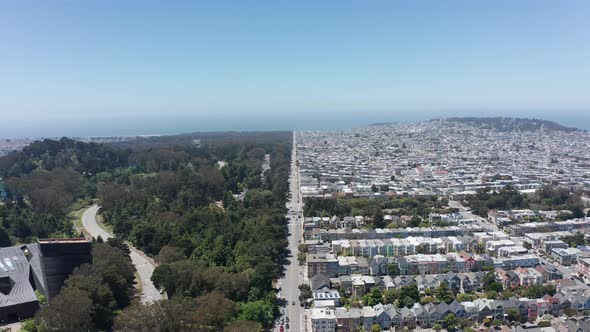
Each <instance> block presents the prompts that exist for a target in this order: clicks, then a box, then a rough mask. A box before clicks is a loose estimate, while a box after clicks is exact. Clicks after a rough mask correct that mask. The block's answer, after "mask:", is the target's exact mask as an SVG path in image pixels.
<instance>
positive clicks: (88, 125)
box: [0, 111, 590, 138]
mask: <svg viewBox="0 0 590 332" xmlns="http://www.w3.org/2000/svg"><path fill="white" fill-rule="evenodd" d="M453 116H511V117H528V118H539V119H545V120H551V121H555V122H557V123H560V124H562V125H565V126H570V127H575V128H579V129H584V130H590V111H589V112H587V114H585V113H580V112H577V113H570V114H568V113H559V112H513V113H508V112H501V113H498V112H468V111H462V112H447V111H440V112H412V111H395V112H393V111H392V112H388V111H345V112H335V111H331V112H328V111H318V112H309V111H308V112H281V111H276V112H258V113H257V112H248V113H239V112H234V113H218V112H211V113H199V114H179V115H174V114H170V115H165V114H161V115H159V114H149V115H147V114H145V115H143V114H137V115H133V116H106V115H103V114H100V115H94V116H87V117H85V116H78V117H75V118H68V119H57V118H56V119H54V118H48V119H44V120H43V121H29V122H27V123H19V122H16V121H14V122H11V121H10V119H5V120H6V121H2V124H1V125H0V138H22V137H62V136H73V137H88V136H130V135H152V134H177V133H187V132H197V131H258V130H262V131H272V130H331V129H347V128H358V127H364V126H367V125H369V124H372V123H382V122H414V121H423V120H428V119H433V118H440V117H453Z"/></svg>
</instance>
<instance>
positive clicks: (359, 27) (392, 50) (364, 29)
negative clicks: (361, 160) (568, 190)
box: [0, 0, 590, 137]
mask: <svg viewBox="0 0 590 332" xmlns="http://www.w3.org/2000/svg"><path fill="white" fill-rule="evenodd" d="M588 17H590V2H589V1H575V0H574V1H555V0H554V1H544V0H522V1H502V0H495V1H486V0H479V1H472V0H466V1H441V0H433V1H422V0H417V1H416V0H414V1H393V0H387V1H386V0H382V1H360V0H358V1H346V0H338V1H302V0H299V1H247V0H246V1H231V2H230V1H209V2H207V1H131V0H123V1H104V0H103V1H91V0H84V1H14V2H8V1H2V2H0V118H1V119H2V121H1V122H0V123H2V126H1V128H0V136H4V137H6V136H38V135H55V136H59V135H81V134H85V133H87V134H89V135H101V134H104V135H110V134H137V133H142V132H175V131H190V130H207V129H212V130H223V129H272V128H275V127H276V128H277V129H290V128H293V129H305V128H323V127H326V128H328V127H334V126H335V125H336V126H337V125H339V123H340V125H342V126H352V125H354V124H357V123H358V124H363V123H365V122H375V121H407V120H415V119H421V118H428V117H432V116H452V115H479V114H481V115H512V116H537V117H546V118H550V119H554V120H560V121H561V122H565V123H569V124H576V123H581V122H583V121H586V124H587V127H588V128H589V129H590V20H589V19H588ZM296 114H300V115H299V116H297V115H296ZM341 114H345V115H342V116H340V115H341ZM339 118H342V119H348V120H347V121H348V122H342V121H344V120H342V119H341V120H342V121H341V122H338V119H339Z"/></svg>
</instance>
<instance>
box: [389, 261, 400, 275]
mask: <svg viewBox="0 0 590 332" xmlns="http://www.w3.org/2000/svg"><path fill="white" fill-rule="evenodd" d="M387 274H388V275H390V276H392V277H395V276H398V275H399V266H398V265H397V263H391V264H387Z"/></svg>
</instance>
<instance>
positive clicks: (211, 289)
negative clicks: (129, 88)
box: [0, 132, 373, 331]
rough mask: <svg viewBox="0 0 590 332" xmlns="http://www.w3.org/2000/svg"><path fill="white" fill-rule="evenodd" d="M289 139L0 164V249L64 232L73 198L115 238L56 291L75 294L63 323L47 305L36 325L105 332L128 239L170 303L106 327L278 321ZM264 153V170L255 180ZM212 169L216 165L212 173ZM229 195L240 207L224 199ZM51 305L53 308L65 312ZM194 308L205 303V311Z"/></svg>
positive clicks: (68, 145) (52, 147) (30, 154)
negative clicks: (0, 199)
mask: <svg viewBox="0 0 590 332" xmlns="http://www.w3.org/2000/svg"><path fill="white" fill-rule="evenodd" d="M291 137H292V136H291V133H287V132H273V133H231V134H229V133H224V134H220V133H211V134H190V135H180V136H167V137H157V138H148V139H137V140H133V141H130V142H123V143H117V144H94V143H91V144H86V143H80V142H75V141H73V140H69V139H61V140H59V141H51V140H46V141H43V142H35V143H34V144H32V145H31V146H29V147H27V148H25V149H24V150H23V151H22V152H17V153H11V154H9V155H8V156H5V157H2V158H0V176H2V177H4V178H6V179H7V180H6V190H7V192H8V199H7V200H6V201H5V202H4V204H0V221H1V224H2V226H3V227H4V228H3V229H5V231H6V233H7V235H8V236H4V237H3V236H2V231H1V230H0V241H4V242H5V243H12V241H11V239H15V240H18V241H20V242H27V241H30V240H33V239H34V238H35V237H49V236H63V235H71V234H73V231H72V225H71V223H70V221H69V220H68V219H67V218H66V212H67V208H68V207H69V206H70V205H71V203H72V202H73V201H74V200H75V199H79V198H84V199H89V198H93V197H98V199H99V204H100V206H101V211H100V212H101V215H102V217H103V219H104V221H105V223H107V224H109V225H110V226H111V227H112V228H113V230H114V232H115V234H116V235H117V236H118V238H113V239H109V240H108V241H106V242H105V243H95V244H94V249H93V264H92V266H91V267H85V268H84V269H86V270H84V269H83V268H82V267H81V268H80V269H79V271H78V272H76V273H75V274H76V275H75V276H72V280H71V281H68V282H69V285H67V286H66V287H64V291H63V293H64V294H67V293H74V292H77V293H80V294H82V295H81V296H79V297H78V298H77V300H76V301H77V302H78V304H79V305H78V308H77V311H73V312H74V314H73V315H72V316H71V317H66V316H61V315H55V312H54V311H57V307H56V306H55V305H53V302H52V304H50V305H48V306H47V308H48V309H45V308H44V310H45V311H44V313H43V315H40V316H39V322H41V323H42V324H45V326H46V327H51V328H52V329H53V327H56V328H57V329H58V330H59V329H60V328H61V329H62V330H80V329H94V328H99V329H106V330H108V329H109V328H110V326H108V325H111V321H112V320H113V317H114V316H113V312H117V311H118V310H121V309H123V308H126V307H128V306H129V305H130V303H131V297H132V296H133V295H134V294H133V281H134V268H133V266H132V265H131V262H130V260H129V258H128V257H127V253H128V252H129V248H128V247H127V244H126V242H125V241H130V242H131V243H133V245H134V246H136V247H138V248H140V249H141V250H143V251H144V252H146V253H147V254H149V255H153V256H156V260H157V261H158V262H159V263H160V265H159V266H158V267H157V268H156V270H155V272H154V274H153V280H154V283H155V284H156V285H157V286H158V287H159V288H160V289H162V290H164V291H166V292H167V294H168V295H169V298H171V300H169V301H162V302H161V303H158V304H152V305H132V306H129V308H128V309H124V310H122V311H121V316H122V317H124V318H123V319H119V318H120V317H119V318H117V319H115V327H120V329H119V330H122V331H124V330H134V326H133V325H132V324H131V323H130V322H133V323H135V324H137V325H135V326H136V327H138V329H141V327H145V329H146V330H151V329H153V327H156V326H161V327H162V330H171V331H176V330H213V331H223V330H224V329H225V328H228V329H229V326H227V323H228V322H230V321H235V320H236V318H239V317H242V318H243V319H242V320H244V319H245V318H244V317H246V316H247V317H252V318H254V319H255V321H256V322H253V323H252V322H250V321H248V322H242V323H240V324H237V323H236V325H235V326H233V328H234V329H236V328H240V326H245V327H248V328H249V329H255V327H257V326H262V327H268V326H269V324H270V322H271V321H272V318H273V317H274V316H275V315H276V314H277V304H276V299H275V296H274V293H273V292H272V281H273V280H276V279H278V278H279V277H281V276H282V274H283V263H284V260H285V259H286V258H287V256H288V254H289V252H288V250H287V244H288V243H287V235H288V227H287V226H288V223H287V221H286V219H285V212H286V211H285V200H286V194H287V191H288V188H289V183H288V174H289V169H290V168H289V166H290V156H291V147H292V145H291V143H292V142H291ZM196 140H200V143H199V144H196V143H195V141H196ZM267 153H268V154H270V156H271V159H270V166H271V169H270V170H268V171H266V172H265V174H264V177H261V171H262V162H263V158H264V155H265V154H267ZM217 161H224V162H226V166H224V167H222V168H219V167H218V166H217ZM240 193H241V194H243V195H241V197H243V200H239V199H236V198H234V196H233V194H240ZM371 211H373V210H371ZM109 292H110V294H111V295H110V296H109V295H108V294H109ZM59 296H60V298H57V297H56V298H57V299H58V300H59V301H58V302H57V303H58V304H62V305H64V307H66V308H67V307H68V306H71V305H73V302H74V301H69V302H68V301H67V299H66V298H65V297H64V296H62V295H61V294H60V295H59ZM188 296H190V297H193V298H194V299H190V298H188ZM109 299H112V300H114V302H113V301H110V300H109ZM205 301H208V302H210V303H213V305H211V306H210V307H211V308H209V307H207V306H205V304H204V303H205ZM113 303H114V306H113ZM216 304H217V305H216ZM214 309H215V310H217V311H214ZM226 309H227V310H226ZM151 316H153V317H156V318H158V319H150V317H151ZM99 320H101V321H102V322H103V324H104V325H100V324H101V323H99V322H98V321H99ZM80 322H84V323H83V324H82V323H80ZM164 322H169V323H164ZM78 323H80V324H82V325H80V324H78ZM68 324H69V325H68ZM256 324H260V325H256ZM60 326H61V327H60ZM62 327H63V328H62ZM66 327H67V328H66ZM136 330H137V329H136Z"/></svg>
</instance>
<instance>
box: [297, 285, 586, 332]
mask: <svg viewBox="0 0 590 332" xmlns="http://www.w3.org/2000/svg"><path fill="white" fill-rule="evenodd" d="M569 308H573V309H577V310H587V309H590V296H568V295H566V294H561V293H558V294H556V295H554V296H550V295H548V294H547V295H545V296H544V297H542V298H540V299H529V298H516V297H511V298H509V299H506V300H490V299H477V300H474V301H468V302H458V301H457V300H454V301H453V302H451V303H449V304H447V303H444V302H442V303H440V304H434V303H428V304H425V305H421V304H420V303H415V304H414V306H413V307H412V308H406V307H403V308H397V307H396V306H395V305H393V304H385V305H384V304H378V305H376V306H373V307H369V306H365V307H362V308H322V307H314V308H311V309H309V311H308V313H307V315H308V317H309V318H310V319H309V321H310V325H311V330H312V331H314V332H334V331H336V330H337V331H339V332H352V331H355V330H358V329H359V328H360V327H364V328H365V329H367V328H370V327H371V326H373V325H374V324H378V325H380V326H381V328H382V329H384V330H392V329H401V328H410V329H413V328H416V327H418V326H420V327H432V326H433V325H435V324H437V323H442V322H443V321H444V319H445V317H447V315H449V314H453V315H454V316H455V317H457V318H459V319H468V320H471V321H472V322H479V323H481V322H483V321H484V320H486V319H488V320H493V319H500V320H504V319H506V317H507V313H508V312H509V310H511V311H512V310H516V311H517V312H518V313H519V316H520V317H521V321H522V322H524V321H527V320H529V321H532V320H535V319H536V318H537V317H539V316H542V315H545V314H550V315H554V316H557V315H559V314H561V313H562V312H563V310H565V309H569Z"/></svg>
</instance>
